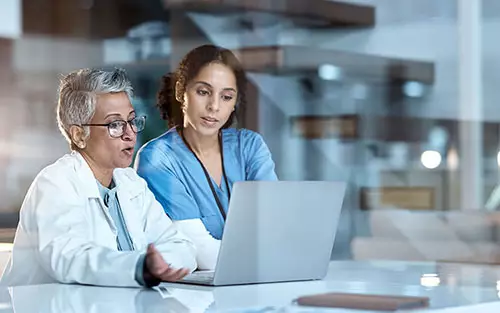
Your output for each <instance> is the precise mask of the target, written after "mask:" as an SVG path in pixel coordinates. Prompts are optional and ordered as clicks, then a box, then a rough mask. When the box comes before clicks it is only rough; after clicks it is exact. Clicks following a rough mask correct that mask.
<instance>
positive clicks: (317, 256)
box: [213, 181, 346, 285]
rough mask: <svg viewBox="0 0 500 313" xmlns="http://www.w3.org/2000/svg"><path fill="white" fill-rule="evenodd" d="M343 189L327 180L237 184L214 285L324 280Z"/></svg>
mask: <svg viewBox="0 0 500 313" xmlns="http://www.w3.org/2000/svg"><path fill="white" fill-rule="evenodd" d="M345 189H346V185H345V183H343V182H327V181H245V182H237V183H235V184H234V185H233V191H232V197H231V201H230V204H229V212H228V215H227V220H226V225H225V228H224V234H223V238H222V242H221V248H220V251H219V256H218V262H217V268H216V271H215V277H214V281H213V284H214V285H231V284H247V283H264V282H280V281H298V280H310V279H322V278H324V276H325V275H326V273H327V271H328V264H329V261H330V256H331V251H332V248H333V243H334V241H335V235H336V231H337V225H338V221H339V218H340V212H341V208H342V203H343V198H344V194H345Z"/></svg>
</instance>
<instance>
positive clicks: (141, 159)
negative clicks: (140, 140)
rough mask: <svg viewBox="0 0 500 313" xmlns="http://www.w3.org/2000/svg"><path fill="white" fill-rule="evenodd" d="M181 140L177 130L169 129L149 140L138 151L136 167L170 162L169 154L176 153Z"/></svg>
mask: <svg viewBox="0 0 500 313" xmlns="http://www.w3.org/2000/svg"><path fill="white" fill-rule="evenodd" d="M179 140H180V137H179V135H178V134H177V131H176V130H175V129H169V130H168V131H167V132H165V133H164V134H162V135H161V136H158V137H156V138H154V139H152V140H150V141H148V142H147V143H145V144H144V145H143V146H142V147H141V148H140V149H139V150H138V151H137V155H136V161H135V167H136V168H140V167H142V166H146V165H158V164H165V163H169V156H170V155H172V154H174V152H175V149H176V146H177V145H178V141H179Z"/></svg>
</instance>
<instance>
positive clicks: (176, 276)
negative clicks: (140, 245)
mask: <svg viewBox="0 0 500 313" xmlns="http://www.w3.org/2000/svg"><path fill="white" fill-rule="evenodd" d="M187 274H189V270H188V269H185V268H181V269H178V270H175V271H174V272H172V273H170V275H168V276H165V277H163V278H164V279H165V281H169V282H175V281H178V280H180V279H182V278H184V277H185V276H186V275H187Z"/></svg>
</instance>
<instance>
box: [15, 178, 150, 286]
mask: <svg viewBox="0 0 500 313" xmlns="http://www.w3.org/2000/svg"><path fill="white" fill-rule="evenodd" d="M71 186H72V184H69V183H68V182H67V181H64V179H61V178H60V177H59V178H58V179H54V178H51V177H49V175H41V176H39V177H37V179H36V181H35V182H34V185H33V186H32V188H31V189H30V191H29V193H28V195H27V198H26V200H25V201H26V203H27V204H28V206H27V210H26V211H25V212H21V214H27V215H29V217H30V218H28V221H29V222H27V223H26V224H27V225H26V227H28V228H30V229H31V230H30V237H31V240H32V241H34V242H36V246H37V248H38V252H37V255H38V258H39V262H40V264H41V266H42V267H43V268H44V269H45V270H46V271H47V272H48V274H49V275H51V276H52V277H54V279H56V280H57V281H59V282H61V283H78V284H87V285H100V286H130V287H135V286H139V284H138V282H137V281H136V279H135V270H136V264H137V262H138V260H139V258H140V252H138V251H117V250H113V249H109V248H107V247H103V246H99V245H96V244H95V243H93V242H92V241H91V240H90V238H91V236H90V235H91V234H90V229H91V227H90V221H89V220H87V217H86V215H85V213H84V210H85V201H88V199H82V198H81V197H80V196H79V195H78V194H77V192H76V190H74V189H73V187H71Z"/></svg>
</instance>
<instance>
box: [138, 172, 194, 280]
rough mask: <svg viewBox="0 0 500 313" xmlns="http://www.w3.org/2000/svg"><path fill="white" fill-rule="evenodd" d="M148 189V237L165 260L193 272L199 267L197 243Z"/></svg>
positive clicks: (146, 188) (146, 225)
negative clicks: (178, 225) (180, 227)
mask: <svg viewBox="0 0 500 313" xmlns="http://www.w3.org/2000/svg"><path fill="white" fill-rule="evenodd" d="M144 188H145V190H146V192H145V194H146V201H145V204H144V205H145V211H146V224H145V232H146V235H147V237H148V239H149V240H150V241H151V242H152V243H153V244H155V246H156V248H157V249H158V251H159V252H160V253H161V254H162V256H163V259H164V260H165V262H167V263H169V264H171V266H172V267H174V268H187V269H189V270H190V271H191V272H192V271H194V270H195V269H196V268H197V262H196V247H195V244H194V243H193V242H192V241H191V239H190V238H188V237H187V236H186V235H185V234H183V233H182V232H181V231H179V229H178V228H177V227H176V225H174V224H173V223H172V220H170V218H169V217H168V216H167V215H166V214H165V212H164V211H163V208H162V206H161V204H160V203H159V202H158V201H157V200H156V199H155V196H154V195H153V193H152V192H151V191H150V190H149V189H148V187H147V185H146V182H144Z"/></svg>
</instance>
